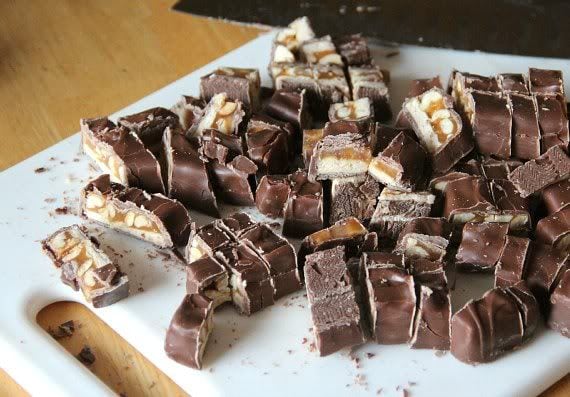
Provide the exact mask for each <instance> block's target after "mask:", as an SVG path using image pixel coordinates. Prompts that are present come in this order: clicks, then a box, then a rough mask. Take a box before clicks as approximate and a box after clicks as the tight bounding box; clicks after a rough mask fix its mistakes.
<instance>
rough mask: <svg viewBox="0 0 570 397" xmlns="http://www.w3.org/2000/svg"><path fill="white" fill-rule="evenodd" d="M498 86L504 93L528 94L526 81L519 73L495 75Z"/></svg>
mask: <svg viewBox="0 0 570 397" xmlns="http://www.w3.org/2000/svg"><path fill="white" fill-rule="evenodd" d="M497 81H498V82H499V88H500V89H501V91H502V92H503V93H506V94H522V95H529V93H530V92H529V90H528V81H527V78H526V76H525V75H524V74H521V73H501V74H499V75H497Z"/></svg>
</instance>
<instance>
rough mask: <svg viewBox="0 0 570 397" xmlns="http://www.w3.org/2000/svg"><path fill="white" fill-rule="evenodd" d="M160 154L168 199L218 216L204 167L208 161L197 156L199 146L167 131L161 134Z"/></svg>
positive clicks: (182, 136)
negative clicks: (161, 152)
mask: <svg viewBox="0 0 570 397" xmlns="http://www.w3.org/2000/svg"><path fill="white" fill-rule="evenodd" d="M163 153H164V155H163V157H162V159H163V161H164V163H165V164H163V166H162V169H163V171H164V173H165V178H164V179H165V182H166V191H167V194H168V196H169V197H170V198H173V199H175V200H178V201H180V202H181V203H182V204H184V205H185V206H187V207H188V208H191V209H194V210H197V211H200V212H204V213H206V214H208V215H211V216H215V217H217V216H219V214H220V213H219V210H218V204H217V202H216V196H215V195H214V191H213V188H212V185H211V184H210V178H209V175H208V170H207V166H206V163H207V161H208V160H207V159H206V158H205V157H204V156H203V155H201V154H200V147H199V142H198V141H197V140H196V139H187V138H186V137H185V136H184V135H182V134H181V133H179V132H178V131H173V130H171V129H170V127H168V128H167V129H166V130H165V132H164V139H163Z"/></svg>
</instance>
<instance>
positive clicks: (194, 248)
mask: <svg viewBox="0 0 570 397" xmlns="http://www.w3.org/2000/svg"><path fill="white" fill-rule="evenodd" d="M234 241H235V238H234V235H233V233H231V232H230V231H228V230H227V228H225V227H224V226H223V225H221V222H219V221H214V222H212V223H208V224H206V225H204V226H201V227H200V228H198V229H196V230H193V231H192V233H191V234H190V238H189V239H188V244H187V245H186V248H185V250H184V258H185V259H186V262H187V263H192V262H194V261H197V260H198V259H201V258H203V257H206V256H213V255H214V253H215V252H216V251H217V250H218V249H220V248H223V247H225V246H227V245H230V244H232V243H233V242H234Z"/></svg>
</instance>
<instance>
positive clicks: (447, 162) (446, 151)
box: [432, 121, 475, 173]
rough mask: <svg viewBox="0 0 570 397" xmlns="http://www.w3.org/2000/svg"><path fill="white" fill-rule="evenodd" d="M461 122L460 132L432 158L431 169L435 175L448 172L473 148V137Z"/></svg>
mask: <svg viewBox="0 0 570 397" xmlns="http://www.w3.org/2000/svg"><path fill="white" fill-rule="evenodd" d="M465 126H466V123H465V122H464V121H463V122H462V126H461V132H460V133H459V134H458V135H457V136H455V137H454V138H453V139H451V140H450V141H449V142H448V143H447V144H446V145H445V146H443V147H442V148H441V149H440V150H439V151H438V152H437V153H435V154H434V155H433V157H432V168H433V171H434V172H436V173H445V172H447V171H449V170H450V169H451V168H452V167H453V166H454V165H455V164H457V162H458V161H459V160H461V159H462V158H464V157H465V156H467V155H468V154H469V153H471V151H472V150H473V148H474V145H475V144H474V142H473V136H472V134H471V132H470V131H469V129H468V128H467V127H465Z"/></svg>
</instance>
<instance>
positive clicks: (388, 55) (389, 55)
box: [385, 51, 400, 58]
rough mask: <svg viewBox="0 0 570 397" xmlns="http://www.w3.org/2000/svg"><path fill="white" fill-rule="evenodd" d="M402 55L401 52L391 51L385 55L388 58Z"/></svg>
mask: <svg viewBox="0 0 570 397" xmlns="http://www.w3.org/2000/svg"><path fill="white" fill-rule="evenodd" d="M398 55H400V51H391V52H389V53H387V54H386V55H385V57H386V58H392V57H395V56H398Z"/></svg>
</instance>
